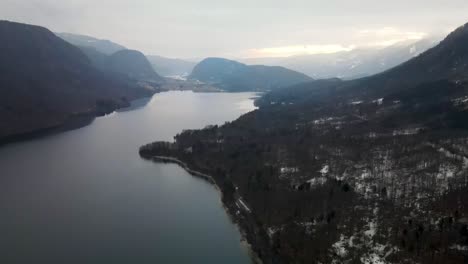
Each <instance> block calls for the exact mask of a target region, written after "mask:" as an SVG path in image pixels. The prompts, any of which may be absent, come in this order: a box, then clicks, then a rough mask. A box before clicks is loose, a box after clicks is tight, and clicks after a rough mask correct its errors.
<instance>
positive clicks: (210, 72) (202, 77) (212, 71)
mask: <svg viewBox="0 0 468 264" xmlns="http://www.w3.org/2000/svg"><path fill="white" fill-rule="evenodd" d="M189 79H192V80H198V81H201V82H204V83H207V84H210V85H213V86H216V87H218V88H220V89H223V90H225V91H230V92H237V91H269V90H275V89H279V88H282V87H287V86H291V85H294V84H298V83H302V82H307V81H311V80H312V78H310V77H309V76H307V75H305V74H302V73H299V72H295V71H292V70H289V69H286V68H283V67H278V66H262V65H252V66H248V65H245V64H242V63H239V62H236V61H232V60H227V59H223V58H207V59H204V60H203V61H201V62H200V63H198V64H197V65H196V66H195V67H194V69H193V71H192V73H191V74H190V76H189Z"/></svg>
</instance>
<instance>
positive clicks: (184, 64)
mask: <svg viewBox="0 0 468 264" xmlns="http://www.w3.org/2000/svg"><path fill="white" fill-rule="evenodd" d="M57 36H59V37H61V38H62V39H64V40H66V41H67V42H69V43H71V44H73V45H75V46H78V47H80V48H82V49H85V50H86V51H87V54H88V55H91V53H93V51H92V50H89V49H94V50H95V51H97V52H99V53H103V54H105V55H111V54H114V53H116V52H118V51H122V50H126V49H127V48H126V47H124V46H122V45H120V44H117V43H114V42H112V41H109V40H103V39H97V38H94V37H89V36H85V35H77V34H70V33H57ZM93 56H94V58H97V57H99V56H100V55H98V54H93ZM146 58H147V59H148V61H149V62H150V64H151V66H152V67H153V69H154V71H155V72H157V73H158V74H160V75H162V76H165V77H172V76H181V77H183V76H188V75H189V74H190V73H191V72H192V69H193V67H194V66H195V64H196V63H195V62H192V61H187V60H182V59H172V58H166V57H162V56H157V55H147V56H146ZM99 63H100V62H99Z"/></svg>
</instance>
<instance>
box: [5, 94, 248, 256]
mask: <svg viewBox="0 0 468 264" xmlns="http://www.w3.org/2000/svg"><path fill="white" fill-rule="evenodd" d="M254 96H255V94H253V93H193V92H166V93H160V94H156V95H154V96H153V97H152V98H151V99H142V100H139V101H136V102H134V105H133V106H132V108H131V109H126V110H122V111H118V112H115V113H112V114H110V115H108V116H104V117H100V118H97V119H96V120H94V121H93V122H92V123H91V124H90V125H89V126H86V127H83V128H80V129H77V130H73V131H68V132H64V133H60V134H55V135H50V136H47V137H42V138H39V139H34V140H30V141H25V142H20V143H14V144H10V145H6V146H3V147H0V263H87V264H88V263H99V264H104V263H109V264H110V263H112V264H115V263H135V264H140V263H236V264H237V263H241V264H242V263H250V262H251V261H250V257H249V252H248V250H247V249H246V247H245V246H243V245H242V243H240V239H241V236H240V234H239V231H238V229H237V227H236V226H235V225H234V224H233V223H232V222H231V221H230V219H229V216H228V215H227V214H226V212H225V211H224V209H223V207H222V204H221V201H220V194H219V193H218V191H217V190H216V189H215V188H214V187H213V186H212V185H210V184H208V183H207V182H205V181H204V180H202V179H199V178H195V177H193V176H191V175H190V174H188V173H187V172H185V171H184V170H183V169H182V168H180V167H179V166H177V165H174V164H159V163H152V162H149V161H145V160H143V159H141V158H140V156H139V155H138V148H139V147H140V146H141V145H143V144H146V143H149V142H152V141H159V140H165V141H172V140H173V137H174V136H175V135H176V134H177V133H179V132H181V131H182V130H183V129H195V128H203V127H205V126H206V125H209V124H218V125H220V124H223V123H224V122H225V121H232V120H234V119H236V118H237V117H239V116H240V115H242V114H243V113H246V112H248V111H251V110H253V109H254V106H253V101H252V99H251V98H252V97H254Z"/></svg>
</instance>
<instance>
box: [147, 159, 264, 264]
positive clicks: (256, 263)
mask: <svg viewBox="0 0 468 264" xmlns="http://www.w3.org/2000/svg"><path fill="white" fill-rule="evenodd" d="M142 158H144V159H147V160H151V161H152V162H155V163H172V164H176V165H178V166H180V167H181V168H182V169H184V170H185V171H186V172H187V173H189V174H190V175H191V176H193V177H197V178H201V179H203V180H205V181H207V182H208V183H210V184H212V185H213V186H214V187H215V188H216V190H218V192H219V194H220V200H221V204H222V207H223V209H224V210H225V211H226V213H227V215H228V216H229V219H231V221H232V223H233V224H234V225H235V226H236V227H237V229H238V231H239V233H240V236H241V240H240V241H239V243H240V244H241V245H242V246H245V247H246V248H247V250H248V254H249V257H250V259H251V261H252V263H253V264H263V263H264V262H263V261H262V259H261V258H260V257H259V254H258V252H256V251H255V250H254V247H253V243H252V242H251V241H249V236H248V232H247V230H245V229H244V228H243V227H242V222H241V221H242V219H241V218H239V217H236V215H237V214H235V213H233V212H232V211H231V210H230V208H232V207H233V206H235V203H234V204H233V205H228V204H225V203H224V202H223V196H224V193H223V191H222V189H221V188H220V187H219V185H218V183H216V180H215V179H214V177H213V176H211V175H208V174H206V173H202V172H199V171H196V170H194V169H191V168H190V166H189V165H188V164H187V163H185V162H183V161H181V160H180V159H178V158H175V157H169V156H158V155H156V156H151V157H142Z"/></svg>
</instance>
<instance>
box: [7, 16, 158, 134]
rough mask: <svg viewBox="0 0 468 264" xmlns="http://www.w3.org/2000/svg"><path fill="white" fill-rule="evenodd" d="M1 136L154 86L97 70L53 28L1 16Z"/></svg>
mask: <svg viewBox="0 0 468 264" xmlns="http://www.w3.org/2000/svg"><path fill="white" fill-rule="evenodd" d="M0 36H1V38H2V41H1V42H0V120H1V122H0V138H1V139H3V138H5V137H7V136H13V135H17V134H24V133H30V132H33V131H37V130H41V129H46V128H50V127H55V126H59V125H61V124H63V123H64V122H66V121H67V120H68V119H70V118H71V117H72V116H75V115H79V114H89V115H95V114H102V113H105V112H108V111H111V110H113V109H115V108H116V107H119V106H123V105H126V104H128V101H129V100H131V99H134V98H138V97H142V96H148V95H150V94H151V93H152V91H149V90H146V89H143V88H142V87H139V86H137V85H136V84H135V83H133V82H129V81H126V80H121V79H114V78H111V77H110V76H107V75H103V74H102V73H101V72H99V71H97V70H96V69H95V68H94V67H93V66H92V65H91V62H90V61H89V59H88V58H87V57H86V56H85V55H84V54H83V52H81V51H80V50H79V49H78V48H76V47H75V46H73V45H71V44H69V43H67V42H65V41H63V40H62V39H60V38H58V37H57V36H55V35H54V34H53V33H52V32H50V31H49V30H47V29H45V28H42V27H38V26H32V25H25V24H19V23H13V22H8V21H0Z"/></svg>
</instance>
